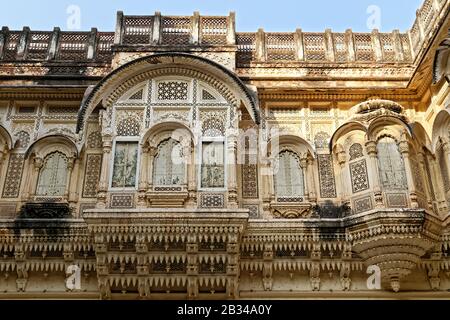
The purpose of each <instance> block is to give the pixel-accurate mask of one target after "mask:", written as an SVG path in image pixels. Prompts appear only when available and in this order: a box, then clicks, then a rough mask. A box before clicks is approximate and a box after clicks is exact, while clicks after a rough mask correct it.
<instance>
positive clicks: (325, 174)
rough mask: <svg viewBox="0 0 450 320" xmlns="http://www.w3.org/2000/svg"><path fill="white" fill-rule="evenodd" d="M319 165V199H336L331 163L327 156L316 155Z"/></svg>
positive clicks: (330, 158)
mask: <svg viewBox="0 0 450 320" xmlns="http://www.w3.org/2000/svg"><path fill="white" fill-rule="evenodd" d="M317 161H318V164H319V184H320V197H321V198H336V180H335V176H334V169H333V161H332V157H331V155H329V154H319V155H317Z"/></svg>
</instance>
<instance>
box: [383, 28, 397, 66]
mask: <svg viewBox="0 0 450 320" xmlns="http://www.w3.org/2000/svg"><path fill="white" fill-rule="evenodd" d="M380 41H381V49H382V51H383V60H384V61H386V62H393V61H395V50H394V39H393V38H392V34H390V33H380Z"/></svg>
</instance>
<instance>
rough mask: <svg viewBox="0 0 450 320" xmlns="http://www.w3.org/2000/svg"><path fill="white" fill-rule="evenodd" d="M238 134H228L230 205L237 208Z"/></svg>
mask: <svg viewBox="0 0 450 320" xmlns="http://www.w3.org/2000/svg"><path fill="white" fill-rule="evenodd" d="M236 139H237V138H236V135H234V134H231V135H229V136H228V141H227V142H228V148H227V149H228V150H227V167H228V172H227V186H228V188H227V189H228V207H229V208H237V207H238V203H237V179H236V172H237V170H236V156H237V141H236Z"/></svg>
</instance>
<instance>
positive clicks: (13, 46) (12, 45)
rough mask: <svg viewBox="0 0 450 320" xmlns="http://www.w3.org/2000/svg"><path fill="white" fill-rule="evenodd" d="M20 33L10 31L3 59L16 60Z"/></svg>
mask: <svg viewBox="0 0 450 320" xmlns="http://www.w3.org/2000/svg"><path fill="white" fill-rule="evenodd" d="M20 34H21V32H20V31H10V32H9V33H8V36H7V38H6V43H5V48H4V49H3V50H4V53H3V59H4V60H15V59H16V54H17V46H18V45H19V39H20Z"/></svg>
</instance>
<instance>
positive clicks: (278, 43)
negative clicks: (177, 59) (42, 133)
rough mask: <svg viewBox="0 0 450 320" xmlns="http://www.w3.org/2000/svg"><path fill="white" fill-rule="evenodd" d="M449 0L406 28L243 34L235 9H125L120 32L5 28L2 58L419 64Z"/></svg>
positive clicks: (434, 1) (432, 0)
mask: <svg viewBox="0 0 450 320" xmlns="http://www.w3.org/2000/svg"><path fill="white" fill-rule="evenodd" d="M449 5H450V1H449V0H425V1H424V3H423V5H422V7H421V8H420V9H419V10H417V17H416V20H415V22H414V24H413V26H412V28H411V29H410V30H409V31H408V32H406V33H400V32H399V31H398V30H395V31H393V32H391V33H380V32H378V31H377V30H373V31H372V32H371V33H353V32H352V31H351V30H347V31H346V32H343V33H333V32H332V31H331V30H326V31H325V32H303V31H302V30H301V29H297V30H296V31H295V32H283V33H280V32H277V33H275V32H264V30H262V29H259V30H258V31H257V32H236V30H235V29H236V28H235V15H234V13H230V15H229V16H200V15H199V14H198V13H197V12H196V13H194V15H193V16H162V15H161V14H160V13H158V12H157V13H155V15H153V16H127V15H124V14H123V13H122V12H118V14H117V23H116V30H115V32H99V31H97V29H95V28H93V29H91V31H90V32H66V31H61V30H60V29H59V28H55V29H54V30H53V32H49V31H32V30H30V29H29V28H28V27H24V28H23V30H22V31H10V30H9V29H8V28H7V27H3V28H2V30H1V32H0V60H2V61H3V62H13V61H14V62H15V61H27V62H32V61H62V62H64V61H71V62H80V63H87V62H89V61H91V62H96V63H100V62H110V61H111V60H112V56H113V52H114V50H117V51H121V50H131V51H133V50H147V51H160V50H171V51H173V50H180V49H182V50H184V51H185V50H186V49H187V48H189V49H191V50H204V51H208V50H220V48H231V49H234V50H237V59H236V60H237V64H238V66H242V67H245V66H249V65H250V64H251V63H254V62H277V63H290V62H307V63H352V62H358V63H365V62H366V63H413V62H414V61H415V60H416V59H417V57H418V56H419V55H420V53H421V51H422V50H423V49H424V48H426V47H427V46H428V43H429V42H430V41H431V40H432V38H433V34H434V31H435V30H436V29H437V28H439V26H440V21H441V19H442V18H443V17H445V15H446V14H447V12H448V9H449Z"/></svg>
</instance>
